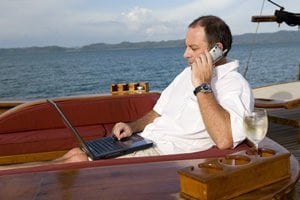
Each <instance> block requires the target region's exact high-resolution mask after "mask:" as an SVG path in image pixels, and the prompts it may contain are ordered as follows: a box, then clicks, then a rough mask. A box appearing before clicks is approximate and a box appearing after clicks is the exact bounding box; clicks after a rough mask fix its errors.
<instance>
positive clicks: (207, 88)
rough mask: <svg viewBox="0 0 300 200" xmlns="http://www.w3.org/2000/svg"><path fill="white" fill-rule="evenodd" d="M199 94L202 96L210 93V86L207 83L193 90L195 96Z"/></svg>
mask: <svg viewBox="0 0 300 200" xmlns="http://www.w3.org/2000/svg"><path fill="white" fill-rule="evenodd" d="M199 92H201V93H204V94H208V93H212V89H211V85H210V84H209V83H202V84H200V85H199V86H197V87H196V88H195V89H194V91H193V93H194V95H195V96H197V94H198V93H199Z"/></svg>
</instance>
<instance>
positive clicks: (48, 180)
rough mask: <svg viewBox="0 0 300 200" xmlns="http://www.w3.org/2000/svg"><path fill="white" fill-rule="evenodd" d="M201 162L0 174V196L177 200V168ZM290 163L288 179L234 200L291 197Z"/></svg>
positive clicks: (295, 168) (294, 176)
mask: <svg viewBox="0 0 300 200" xmlns="http://www.w3.org/2000/svg"><path fill="white" fill-rule="evenodd" d="M263 145H264V147H268V146H269V147H270V145H271V146H272V147H276V148H283V147H281V146H280V145H279V144H277V143H275V142H273V141H272V140H270V139H265V140H264V144H263ZM204 161H206V160H205V159H194V160H182V161H165V162H154V163H143V164H128V165H119V166H109V167H108V166H106V167H101V166H99V167H91V168H83V169H73V170H72V169H69V170H61V171H48V172H36V173H26V174H15V175H3V176H1V177H0V186H1V187H0V199H118V200H121V199H164V200H165V199H180V197H179V192H180V183H179V175H178V173H177V171H178V170H179V169H182V168H184V167H187V166H190V165H195V164H198V163H200V162H204ZM290 162H291V177H290V178H288V179H284V180H282V181H279V182H276V183H274V184H271V185H268V186H266V187H263V188H260V189H258V190H255V191H252V192H250V193H247V194H244V195H242V196H239V197H237V198H234V199H243V200H245V199H272V198H276V199H277V198H280V197H286V198H287V199H292V198H293V195H294V193H293V190H294V187H295V184H296V182H297V180H298V178H299V163H298V161H297V160H296V159H295V157H294V156H291V157H290ZM270 170H272V169H270ZM253 178H255V177H253Z"/></svg>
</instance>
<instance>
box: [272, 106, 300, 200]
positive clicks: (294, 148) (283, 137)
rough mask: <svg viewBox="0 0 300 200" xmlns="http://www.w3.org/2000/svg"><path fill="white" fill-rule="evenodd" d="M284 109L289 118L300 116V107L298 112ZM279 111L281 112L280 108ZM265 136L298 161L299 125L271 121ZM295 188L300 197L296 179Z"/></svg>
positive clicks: (299, 182)
mask: <svg viewBox="0 0 300 200" xmlns="http://www.w3.org/2000/svg"><path fill="white" fill-rule="evenodd" d="M286 111H287V112H286V113H289V117H291V118H296V117H297V118H299V116H300V108H299V109H298V112H288V111H289V110H288V109H287V110H286ZM272 112H274V111H272ZM280 112H282V110H281V111H280ZM286 113H285V114H286ZM267 136H268V137H269V138H271V139H272V140H274V141H276V142H277V143H279V144H281V145H282V146H284V147H285V148H286V149H288V150H289V151H290V152H291V153H292V154H293V155H294V156H295V157H296V158H297V160H298V161H299V162H300V128H299V127H294V126H288V125H282V124H275V123H272V122H271V123H270V125H269V131H268V134H267ZM296 189H297V196H298V198H300V181H298V184H297V188H296Z"/></svg>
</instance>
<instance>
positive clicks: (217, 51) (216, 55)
mask: <svg viewBox="0 0 300 200" xmlns="http://www.w3.org/2000/svg"><path fill="white" fill-rule="evenodd" d="M226 52H227V49H225V50H224V51H223V50H222V49H221V48H220V47H218V46H217V45H215V46H214V47H213V48H212V49H211V50H210V51H209V54H210V55H211V58H212V61H213V64H215V63H216V62H218V61H219V60H220V59H221V58H222V57H223V55H224V53H226Z"/></svg>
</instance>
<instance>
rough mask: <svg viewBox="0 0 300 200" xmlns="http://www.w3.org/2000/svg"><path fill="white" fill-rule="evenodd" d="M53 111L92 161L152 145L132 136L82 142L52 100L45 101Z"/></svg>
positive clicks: (141, 138) (143, 139) (144, 139)
mask: <svg viewBox="0 0 300 200" xmlns="http://www.w3.org/2000/svg"><path fill="white" fill-rule="evenodd" d="M47 102H49V103H50V104H51V105H52V106H53V107H54V108H55V110H56V111H57V112H58V114H59V115H60V117H61V119H62V121H63V122H64V124H65V125H66V127H67V128H69V130H70V131H71V133H72V135H73V136H74V137H75V139H76V140H77V142H78V144H79V147H80V148H81V149H82V150H83V151H84V152H85V153H86V154H87V155H88V156H89V157H90V158H91V159H92V160H99V159H105V158H114V157H118V156H121V155H126V154H129V153H132V152H135V151H138V150H142V149H146V148H149V147H151V146H152V145H153V142H152V141H151V140H148V139H146V138H143V137H142V136H140V135H137V134H133V135H132V136H130V137H128V138H124V139H122V140H121V141H119V140H117V139H116V138H115V137H113V136H109V137H104V138H100V139H95V140H91V141H87V142H86V141H84V140H83V138H82V137H81V136H80V134H79V132H78V131H77V129H76V128H75V127H74V126H73V125H72V124H71V123H70V121H69V120H68V119H67V117H66V116H65V115H64V113H63V112H62V111H61V109H60V108H59V107H58V105H57V104H56V103H55V102H54V101H53V100H52V99H47Z"/></svg>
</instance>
